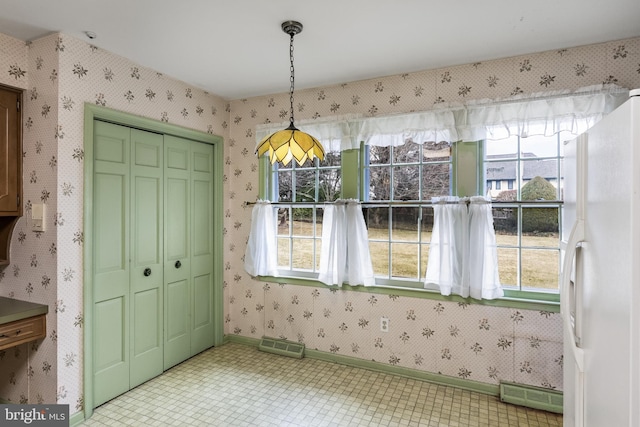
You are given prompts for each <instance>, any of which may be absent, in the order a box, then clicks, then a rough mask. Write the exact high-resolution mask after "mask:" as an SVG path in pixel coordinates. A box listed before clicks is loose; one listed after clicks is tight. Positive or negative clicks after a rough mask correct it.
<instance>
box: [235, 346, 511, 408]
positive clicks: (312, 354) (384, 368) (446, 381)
mask: <svg viewBox="0 0 640 427" xmlns="http://www.w3.org/2000/svg"><path fill="white" fill-rule="evenodd" d="M228 337H229V342H232V343H237V344H243V345H248V346H251V347H256V348H257V347H258V345H259V343H260V340H259V339H256V338H249V337H241V336H238V335H228ZM304 354H305V357H308V358H309V359H317V360H323V361H325V362H331V363H338V364H341V365H346V366H352V367H355V368H362V369H368V370H370V371H375V372H381V373H385V374H391V375H397V376H401V377H405V378H411V379H414V380H420V381H428V382H431V383H435V384H441V385H446V386H451V387H456V388H459V389H463V390H468V391H473V392H476V393H482V394H488V395H491V396H499V395H500V387H499V386H498V385H494V384H487V383H481V382H479V381H472V380H465V379H462V378H455V377H450V376H447V375H441V374H434V373H431V372H425V371H419V370H417V369H411V368H405V367H402V366H393V365H388V364H386V363H381V362H375V361H373V360H365V359H358V358H356V357H351V356H343V355H339V354H333V353H327V352H325V351H319V350H310V349H308V348H307V349H305V351H304Z"/></svg>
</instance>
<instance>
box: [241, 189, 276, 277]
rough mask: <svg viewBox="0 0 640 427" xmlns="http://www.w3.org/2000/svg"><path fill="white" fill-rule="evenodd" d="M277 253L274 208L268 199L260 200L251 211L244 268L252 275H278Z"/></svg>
mask: <svg viewBox="0 0 640 427" xmlns="http://www.w3.org/2000/svg"><path fill="white" fill-rule="evenodd" d="M277 254H278V251H277V242H276V221H275V213H274V208H273V206H271V202H269V201H268V200H258V201H257V202H256V204H255V205H254V206H253V210H252V211H251V231H250V232H249V240H248V241H247V249H246V250H245V253H244V269H245V270H246V271H247V273H249V274H250V275H252V276H277V275H278V260H277Z"/></svg>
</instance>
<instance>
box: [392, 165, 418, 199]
mask: <svg viewBox="0 0 640 427" xmlns="http://www.w3.org/2000/svg"><path fill="white" fill-rule="evenodd" d="M419 199H420V168H419V167H418V166H395V167H394V168H393V200H419Z"/></svg>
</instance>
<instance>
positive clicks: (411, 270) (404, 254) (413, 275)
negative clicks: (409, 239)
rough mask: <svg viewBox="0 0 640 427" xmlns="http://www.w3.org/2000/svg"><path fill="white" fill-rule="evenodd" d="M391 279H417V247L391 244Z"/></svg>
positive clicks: (414, 245) (406, 244)
mask: <svg viewBox="0 0 640 427" xmlns="http://www.w3.org/2000/svg"><path fill="white" fill-rule="evenodd" d="M391 256H392V268H391V275H392V276H393V277H402V278H409V279H417V278H418V277H419V276H418V245H416V244H409V243H392V244H391Z"/></svg>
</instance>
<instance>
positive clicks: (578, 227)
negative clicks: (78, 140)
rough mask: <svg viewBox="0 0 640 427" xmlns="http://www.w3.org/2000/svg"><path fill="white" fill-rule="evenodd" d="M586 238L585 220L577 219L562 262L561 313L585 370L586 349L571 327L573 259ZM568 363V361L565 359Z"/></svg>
mask: <svg viewBox="0 0 640 427" xmlns="http://www.w3.org/2000/svg"><path fill="white" fill-rule="evenodd" d="M583 240H584V220H581V219H579V220H577V221H576V223H575V224H574V225H573V229H572V230H571V234H570V235H569V241H568V242H567V250H566V252H565V254H564V262H563V264H562V276H561V280H560V313H561V314H562V320H563V322H564V324H565V328H568V329H569V330H570V331H571V339H570V340H569V341H570V342H569V346H570V347H571V353H572V355H573V358H574V359H575V361H576V365H577V367H578V370H579V371H580V372H581V373H582V372H584V350H583V349H581V348H580V347H578V346H577V345H576V340H575V336H574V333H573V329H572V328H571V298H570V289H571V284H570V282H571V269H572V265H573V259H574V258H575V255H576V250H577V247H578V244H579V243H580V242H582V241H583ZM565 363H566V361H565Z"/></svg>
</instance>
